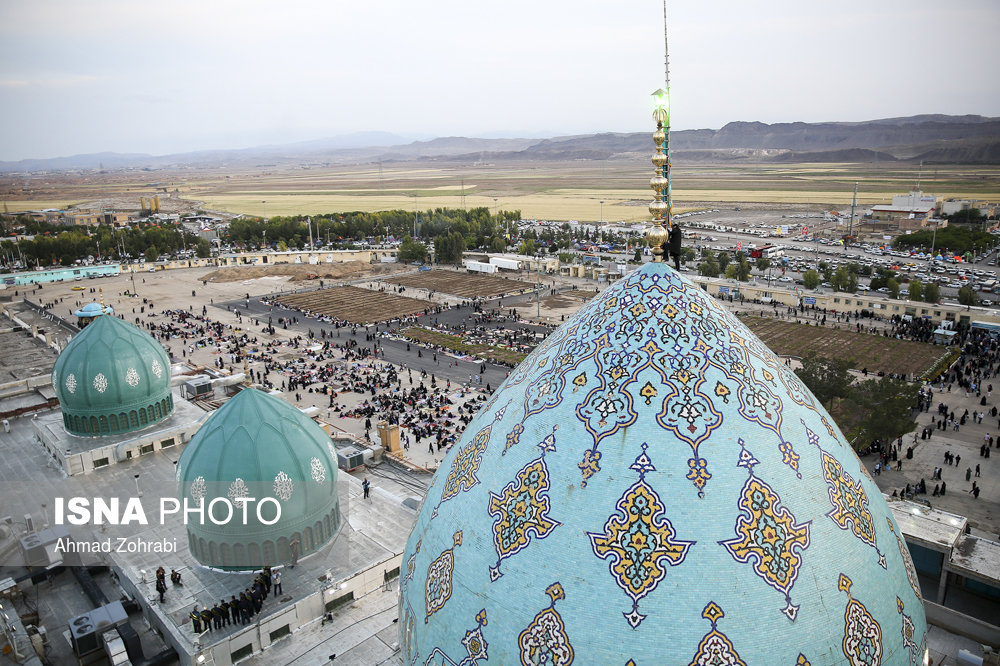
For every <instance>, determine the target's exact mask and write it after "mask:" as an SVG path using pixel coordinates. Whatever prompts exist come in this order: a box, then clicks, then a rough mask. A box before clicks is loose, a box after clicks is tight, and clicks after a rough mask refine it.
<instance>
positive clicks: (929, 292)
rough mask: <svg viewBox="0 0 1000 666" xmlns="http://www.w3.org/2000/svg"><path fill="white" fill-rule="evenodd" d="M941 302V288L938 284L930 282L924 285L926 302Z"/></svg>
mask: <svg viewBox="0 0 1000 666" xmlns="http://www.w3.org/2000/svg"><path fill="white" fill-rule="evenodd" d="M940 300H941V288H940V287H939V286H938V284H937V282H928V283H927V284H925V285H924V301H925V302H927V303H937V302H938V301H940Z"/></svg>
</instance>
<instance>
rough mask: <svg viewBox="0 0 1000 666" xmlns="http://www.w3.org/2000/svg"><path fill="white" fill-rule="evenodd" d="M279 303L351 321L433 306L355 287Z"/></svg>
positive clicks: (284, 298) (294, 296) (367, 320)
mask: <svg viewBox="0 0 1000 666" xmlns="http://www.w3.org/2000/svg"><path fill="white" fill-rule="evenodd" d="M278 302H279V303H281V304H282V305H287V306H289V307H294V308H301V309H303V310H309V311H311V312H318V313H320V314H322V315H327V316H330V317H336V318H337V319H344V320H347V321H349V322H351V323H353V324H371V323H372V322H377V321H386V320H389V319H396V318H397V317H408V316H410V315H414V314H418V313H423V312H424V310H426V309H427V308H430V307H432V306H434V303H431V302H430V301H421V300H417V299H416V298H407V297H405V296H397V295H395V294H391V293H388V292H382V291H370V290H368V289H361V288H359V287H333V288H331V289H320V290H318V291H310V292H307V293H304V294H291V295H289V296H282V297H281V298H280V299H278Z"/></svg>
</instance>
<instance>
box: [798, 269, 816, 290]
mask: <svg viewBox="0 0 1000 666" xmlns="http://www.w3.org/2000/svg"><path fill="white" fill-rule="evenodd" d="M819 282H820V280H819V273H817V272H816V271H814V270H813V269H811V268H810V269H809V270H807V271H806V272H805V273H803V274H802V284H803V285H804V286H805V288H806V289H815V288H816V287H818V286H819Z"/></svg>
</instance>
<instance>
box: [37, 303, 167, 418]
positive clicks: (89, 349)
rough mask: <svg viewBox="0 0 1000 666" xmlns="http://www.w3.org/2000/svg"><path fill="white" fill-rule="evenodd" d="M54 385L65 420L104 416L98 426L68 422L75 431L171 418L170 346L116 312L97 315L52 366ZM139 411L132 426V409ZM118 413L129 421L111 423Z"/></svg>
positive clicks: (71, 341)
mask: <svg viewBox="0 0 1000 666" xmlns="http://www.w3.org/2000/svg"><path fill="white" fill-rule="evenodd" d="M97 307H98V308H100V306H99V305H98V306H97ZM52 385H53V387H54V388H55V390H56V395H57V396H58V397H59V404H60V407H61V409H62V412H63V415H64V420H65V419H66V418H67V417H68V418H69V419H70V421H73V419H74V418H75V417H79V418H77V419H76V420H75V421H73V423H77V424H78V422H82V421H84V420H85V421H86V422H87V423H88V424H89V422H90V420H91V419H94V420H95V423H97V422H98V421H99V420H100V419H102V418H103V419H104V421H101V422H100V426H98V427H97V428H90V427H89V425H88V427H87V428H86V429H83V428H82V427H77V426H75V425H71V424H67V430H69V431H70V432H72V433H73V434H82V435H99V434H103V433H109V434H110V433H115V432H127V431H129V430H138V429H141V428H143V427H146V426H147V425H149V424H151V423H154V422H156V421H159V420H161V419H162V418H164V417H166V416H167V415H168V414H169V412H170V409H171V408H172V404H173V403H172V401H171V397H170V359H169V357H168V356H167V353H166V351H165V350H164V349H163V347H162V346H161V345H160V343H159V342H158V341H157V340H155V339H154V338H153V337H152V336H150V335H149V334H148V333H146V332H145V331H142V330H141V329H139V328H136V327H135V326H133V325H132V324H129V323H128V322H126V321H123V320H122V319H119V318H118V317H115V316H113V315H111V314H106V315H104V316H97V317H96V319H94V320H93V322H91V323H90V324H89V325H88V326H87V327H86V328H84V329H83V330H82V331H81V332H80V333H78V334H77V335H75V336H74V337H73V339H72V340H70V342H69V344H68V345H66V348H65V349H64V350H63V351H62V353H60V354H59V358H58V359H56V362H55V365H54V366H53V368H52ZM164 401H166V402H164ZM154 406H155V410H154V409H153V407H154ZM139 410H142V415H143V416H142V419H141V420H140V419H139V418H138V416H136V418H135V420H134V425H129V422H132V420H131V418H130V416H131V414H132V412H133V411H134V412H136V413H137V414H138V413H139ZM147 411H148V416H147V414H146V412H147ZM112 415H114V416H115V418H116V422H117V421H118V417H119V415H121V416H124V417H125V421H126V422H125V423H123V424H122V425H121V427H119V428H117V429H116V428H109V427H107V423H106V422H107V420H108V419H109V418H110V417H111V416H112Z"/></svg>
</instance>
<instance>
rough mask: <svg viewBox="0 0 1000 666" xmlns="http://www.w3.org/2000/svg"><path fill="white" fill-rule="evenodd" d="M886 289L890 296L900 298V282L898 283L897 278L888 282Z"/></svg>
mask: <svg viewBox="0 0 1000 666" xmlns="http://www.w3.org/2000/svg"><path fill="white" fill-rule="evenodd" d="M885 288H886V289H888V290H889V296H891V297H892V298H899V282H897V281H896V278H889V279H888V280H886V282H885Z"/></svg>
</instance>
